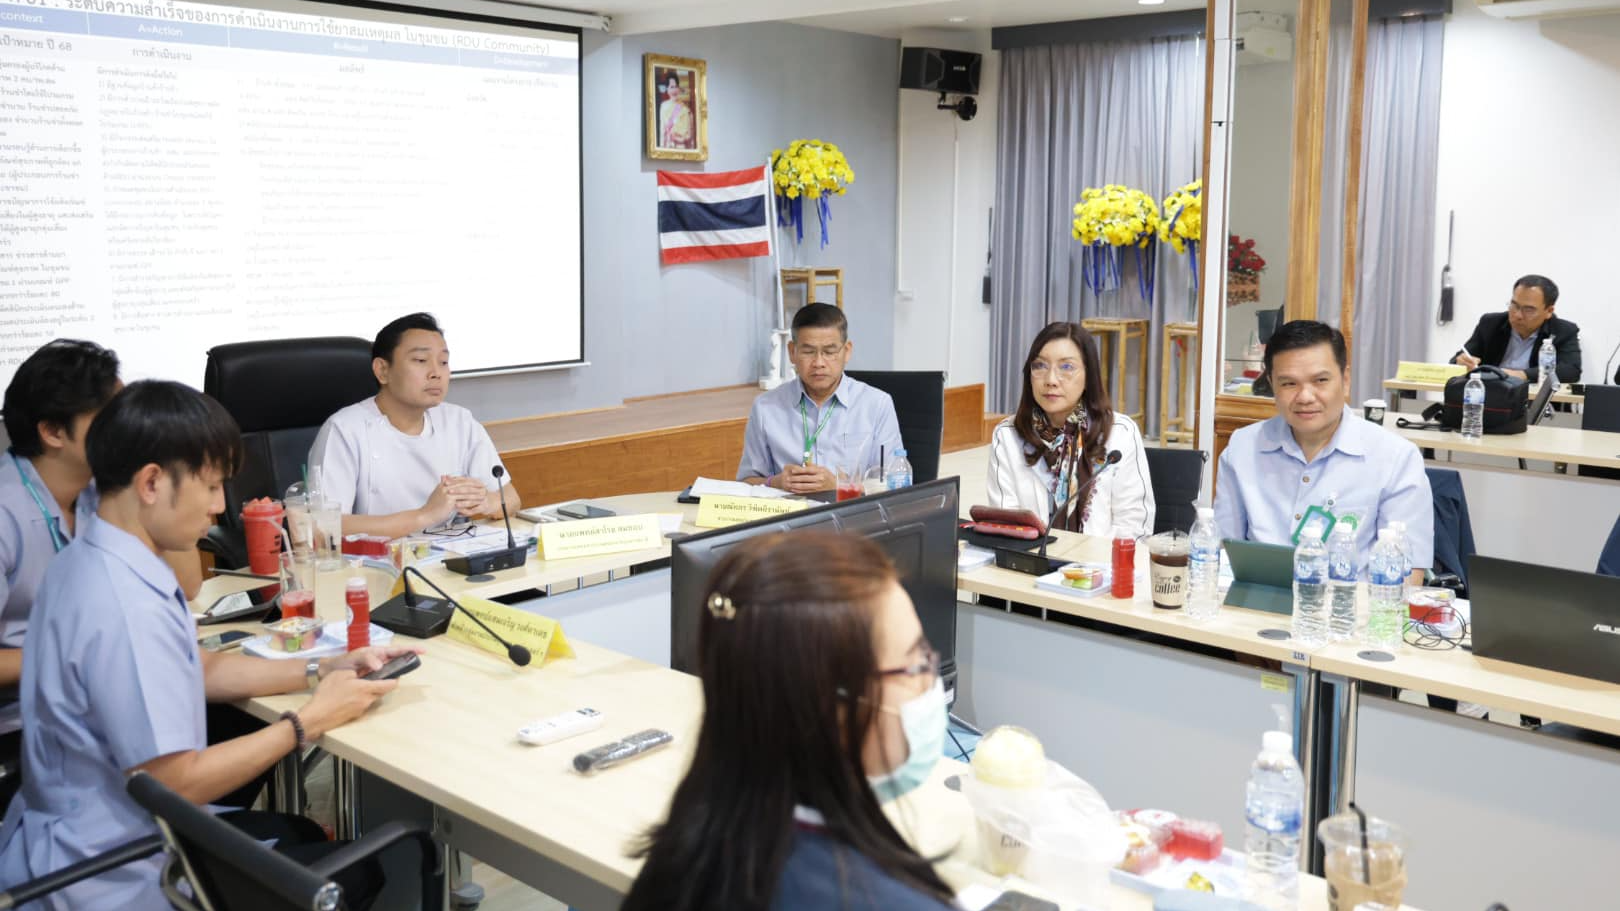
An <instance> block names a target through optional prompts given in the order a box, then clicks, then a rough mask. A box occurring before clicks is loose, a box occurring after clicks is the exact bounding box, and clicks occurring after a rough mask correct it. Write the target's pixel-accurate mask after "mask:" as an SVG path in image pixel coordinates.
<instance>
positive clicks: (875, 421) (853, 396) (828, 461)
mask: <svg viewBox="0 0 1620 911" xmlns="http://www.w3.org/2000/svg"><path fill="white" fill-rule="evenodd" d="M801 405H802V406H803V412H802V413H801V411H800V407H801ZM818 427H819V428H821V430H820V432H819V433H817V430H816V428H818ZM807 437H813V438H814V443H813V444H812V445H810V446H809V447H808V448H809V449H810V450H811V455H810V459H811V461H813V462H814V463H815V464H817V465H821V466H823V467H826V468H830V469H832V470H833V471H837V470H838V469H839V468H846V467H849V468H854V469H855V470H856V471H858V472H864V471H866V470H867V469H868V468H871V467H872V466H874V465H876V464H878V459H879V455H880V453H879V448H880V447H881V449H882V452H883V453H887V456H886V458H889V459H893V458H894V451H895V450H896V449H899V448H900V447H901V445H902V444H901V442H900V420H899V419H898V418H896V417H895V416H894V399H892V398H890V397H889V394H888V393H887V392H884V391H883V390H881V389H874V388H872V387H871V386H868V385H867V384H865V383H863V382H861V381H860V380H857V379H855V378H853V377H850V376H845V377H844V378H843V379H842V380H840V381H839V383H838V388H837V389H835V390H833V394H832V398H830V399H828V400H827V404H826V405H825V406H823V407H817V405H816V403H815V402H812V401H810V397H809V396H808V395H805V394H804V384H802V383H800V382H799V380H798V379H797V378H795V379H793V380H791V381H789V382H786V383H783V384H782V385H780V386H778V387H776V388H775V389H772V390H771V391H770V392H767V393H765V394H763V395H761V396H760V397H759V398H756V399H754V407H753V409H752V410H751V411H750V412H749V413H748V430H747V432H746V434H745V435H744V436H743V454H742V462H741V463H740V464H739V465H738V466H737V480H739V481H741V480H744V479H746V478H768V477H770V476H772V475H774V474H776V473H778V472H780V471H781V470H782V469H783V468H786V467H787V466H789V465H802V464H804V452H805V449H806V448H807V447H806V445H805V441H806V438H807Z"/></svg>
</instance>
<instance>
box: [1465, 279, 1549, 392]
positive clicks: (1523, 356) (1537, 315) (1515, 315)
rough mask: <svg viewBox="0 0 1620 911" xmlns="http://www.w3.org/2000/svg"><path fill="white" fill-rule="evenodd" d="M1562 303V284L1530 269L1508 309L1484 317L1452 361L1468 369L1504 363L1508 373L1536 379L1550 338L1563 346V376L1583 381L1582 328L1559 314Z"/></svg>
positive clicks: (1519, 281)
mask: <svg viewBox="0 0 1620 911" xmlns="http://www.w3.org/2000/svg"><path fill="white" fill-rule="evenodd" d="M1557 303H1558V286H1557V285H1555V284H1553V281H1552V279H1550V278H1547V277H1546V276H1542V275H1526V276H1525V277H1524V278H1521V279H1519V280H1518V281H1516V282H1514V283H1513V300H1512V301H1511V302H1509V303H1508V307H1507V312H1506V313H1487V314H1485V315H1484V316H1482V317H1480V318H1479V325H1477V326H1475V327H1474V334H1473V335H1472V336H1469V338H1468V343H1467V344H1466V345H1463V349H1462V350H1461V351H1459V352H1457V353H1456V354H1455V355H1453V356H1452V358H1451V362H1452V363H1453V364H1461V365H1463V366H1464V367H1467V368H1468V369H1469V370H1472V369H1474V368H1475V367H1478V366H1479V365H1480V364H1489V365H1492V366H1495V367H1501V368H1502V371H1503V372H1504V373H1506V374H1508V375H1509V376H1516V377H1518V378H1520V379H1523V380H1528V381H1530V382H1532V383H1533V382H1536V381H1537V380H1539V379H1540V378H1541V366H1540V354H1541V342H1542V340H1543V339H1548V338H1550V339H1552V343H1553V348H1554V350H1556V351H1557V352H1558V381H1559V382H1560V383H1578V382H1580V379H1581V342H1580V334H1581V329H1580V327H1579V326H1577V325H1575V324H1574V323H1572V322H1570V321H1569V320H1567V319H1560V318H1559V317H1558V316H1556V315H1554V313H1553V307H1554V306H1555V305H1556V304H1557Z"/></svg>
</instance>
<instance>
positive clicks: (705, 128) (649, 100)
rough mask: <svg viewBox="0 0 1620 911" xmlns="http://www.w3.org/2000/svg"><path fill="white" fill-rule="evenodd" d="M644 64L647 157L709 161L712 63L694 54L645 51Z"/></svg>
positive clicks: (643, 82) (642, 60)
mask: <svg viewBox="0 0 1620 911" xmlns="http://www.w3.org/2000/svg"><path fill="white" fill-rule="evenodd" d="M641 65H642V85H643V94H644V95H645V96H646V108H647V110H646V116H645V117H644V119H643V120H642V123H643V124H644V125H645V128H644V132H645V133H646V136H647V157H648V158H662V159H667V160H672V161H708V160H709V77H708V69H709V68H708V64H706V63H704V62H703V61H702V60H698V59H695V58H692V57H667V56H665V55H663V54H644V55H642V58H641ZM672 93H673V97H671V94H672Z"/></svg>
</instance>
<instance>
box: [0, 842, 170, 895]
mask: <svg viewBox="0 0 1620 911" xmlns="http://www.w3.org/2000/svg"><path fill="white" fill-rule="evenodd" d="M161 850H163V839H162V837H161V836H157V835H148V836H146V837H145V838H137V839H135V840H134V841H131V842H126V843H124V844H122V845H119V846H118V847H116V848H113V849H112V850H110V851H106V852H104V853H102V854H97V855H96V856H95V857H91V858H87V859H85V860H81V861H79V862H78V863H76V864H69V865H68V866H66V867H63V868H62V869H60V870H57V871H56V872H55V873H47V874H45V875H44V876H41V877H39V878H38V879H31V880H29V881H28V882H25V883H21V884H19V885H15V886H12V887H11V888H9V889H6V890H5V891H3V892H0V908H21V907H23V906H24V905H27V904H28V903H29V902H33V901H38V900H39V899H41V898H44V897H45V896H47V895H50V894H51V893H53V892H60V891H61V890H63V889H66V888H67V887H68V886H71V885H73V884H74V883H77V882H80V881H82V880H86V879H90V878H91V877H93V876H100V875H101V874H103V873H106V872H107V871H108V870H113V869H116V868H118V867H122V866H123V865H124V864H127V863H133V862H135V861H137V860H141V859H143V858H147V857H151V856H152V855H153V854H156V853H158V852H159V851H161Z"/></svg>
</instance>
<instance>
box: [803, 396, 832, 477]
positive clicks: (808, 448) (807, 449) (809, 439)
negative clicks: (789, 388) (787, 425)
mask: <svg viewBox="0 0 1620 911" xmlns="http://www.w3.org/2000/svg"><path fill="white" fill-rule="evenodd" d="M837 401H838V400H837V399H828V400H827V411H826V413H825V414H823V415H822V416H821V423H819V424H817V425H816V432H815V433H811V432H810V413H809V412H808V411H806V410H805V407H804V399H803V398H800V399H799V423H800V424H801V425H802V426H803V428H804V464H806V465H809V464H810V456H811V455H812V454H813V453H814V452H815V448H816V441H817V440H819V439H821V432H822V431H823V430H826V429H827V422H828V421H830V420H832V414H833V405H834V404H836V403H837Z"/></svg>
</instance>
